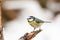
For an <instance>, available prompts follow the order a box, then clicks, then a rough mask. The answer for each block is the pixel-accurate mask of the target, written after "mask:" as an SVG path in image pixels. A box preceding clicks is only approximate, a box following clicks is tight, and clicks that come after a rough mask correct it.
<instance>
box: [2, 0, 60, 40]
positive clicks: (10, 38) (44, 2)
mask: <svg viewBox="0 0 60 40" xmlns="http://www.w3.org/2000/svg"><path fill="white" fill-rule="evenodd" d="M29 16H35V17H37V18H40V19H42V20H44V21H50V22H51V23H44V24H43V25H42V26H41V29H42V30H43V31H42V32H41V33H39V34H38V35H37V36H36V37H34V38H33V39H32V40H60V38H59V37H60V0H18V1H17V0H9V1H8V0H4V1H3V5H2V23H3V27H4V28H3V36H4V40H18V39H19V38H20V37H21V36H23V35H24V34H25V33H27V32H31V31H32V30H33V28H32V27H31V26H30V25H29V24H28V22H27V20H26V18H27V17H29Z"/></svg>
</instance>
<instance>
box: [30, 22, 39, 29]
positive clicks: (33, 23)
mask: <svg viewBox="0 0 60 40" xmlns="http://www.w3.org/2000/svg"><path fill="white" fill-rule="evenodd" d="M29 24H30V25H31V26H33V27H35V28H37V27H39V25H40V24H38V23H36V22H35V21H32V22H29Z"/></svg>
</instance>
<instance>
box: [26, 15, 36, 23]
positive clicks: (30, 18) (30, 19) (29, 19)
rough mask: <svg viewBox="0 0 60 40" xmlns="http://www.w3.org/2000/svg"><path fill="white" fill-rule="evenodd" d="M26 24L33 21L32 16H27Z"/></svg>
mask: <svg viewBox="0 0 60 40" xmlns="http://www.w3.org/2000/svg"><path fill="white" fill-rule="evenodd" d="M27 20H28V22H31V21H34V20H35V17H34V16H29V18H27Z"/></svg>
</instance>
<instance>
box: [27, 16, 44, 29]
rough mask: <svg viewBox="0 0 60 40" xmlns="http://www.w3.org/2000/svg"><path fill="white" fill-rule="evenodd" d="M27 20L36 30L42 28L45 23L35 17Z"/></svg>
mask: <svg viewBox="0 0 60 40" xmlns="http://www.w3.org/2000/svg"><path fill="white" fill-rule="evenodd" d="M27 20H28V23H29V24H30V25H31V26H32V27H33V28H34V30H35V29H36V28H38V27H40V26H41V25H42V24H43V23H45V21H42V20H41V19H38V18H36V17H34V16H29V18H27Z"/></svg>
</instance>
